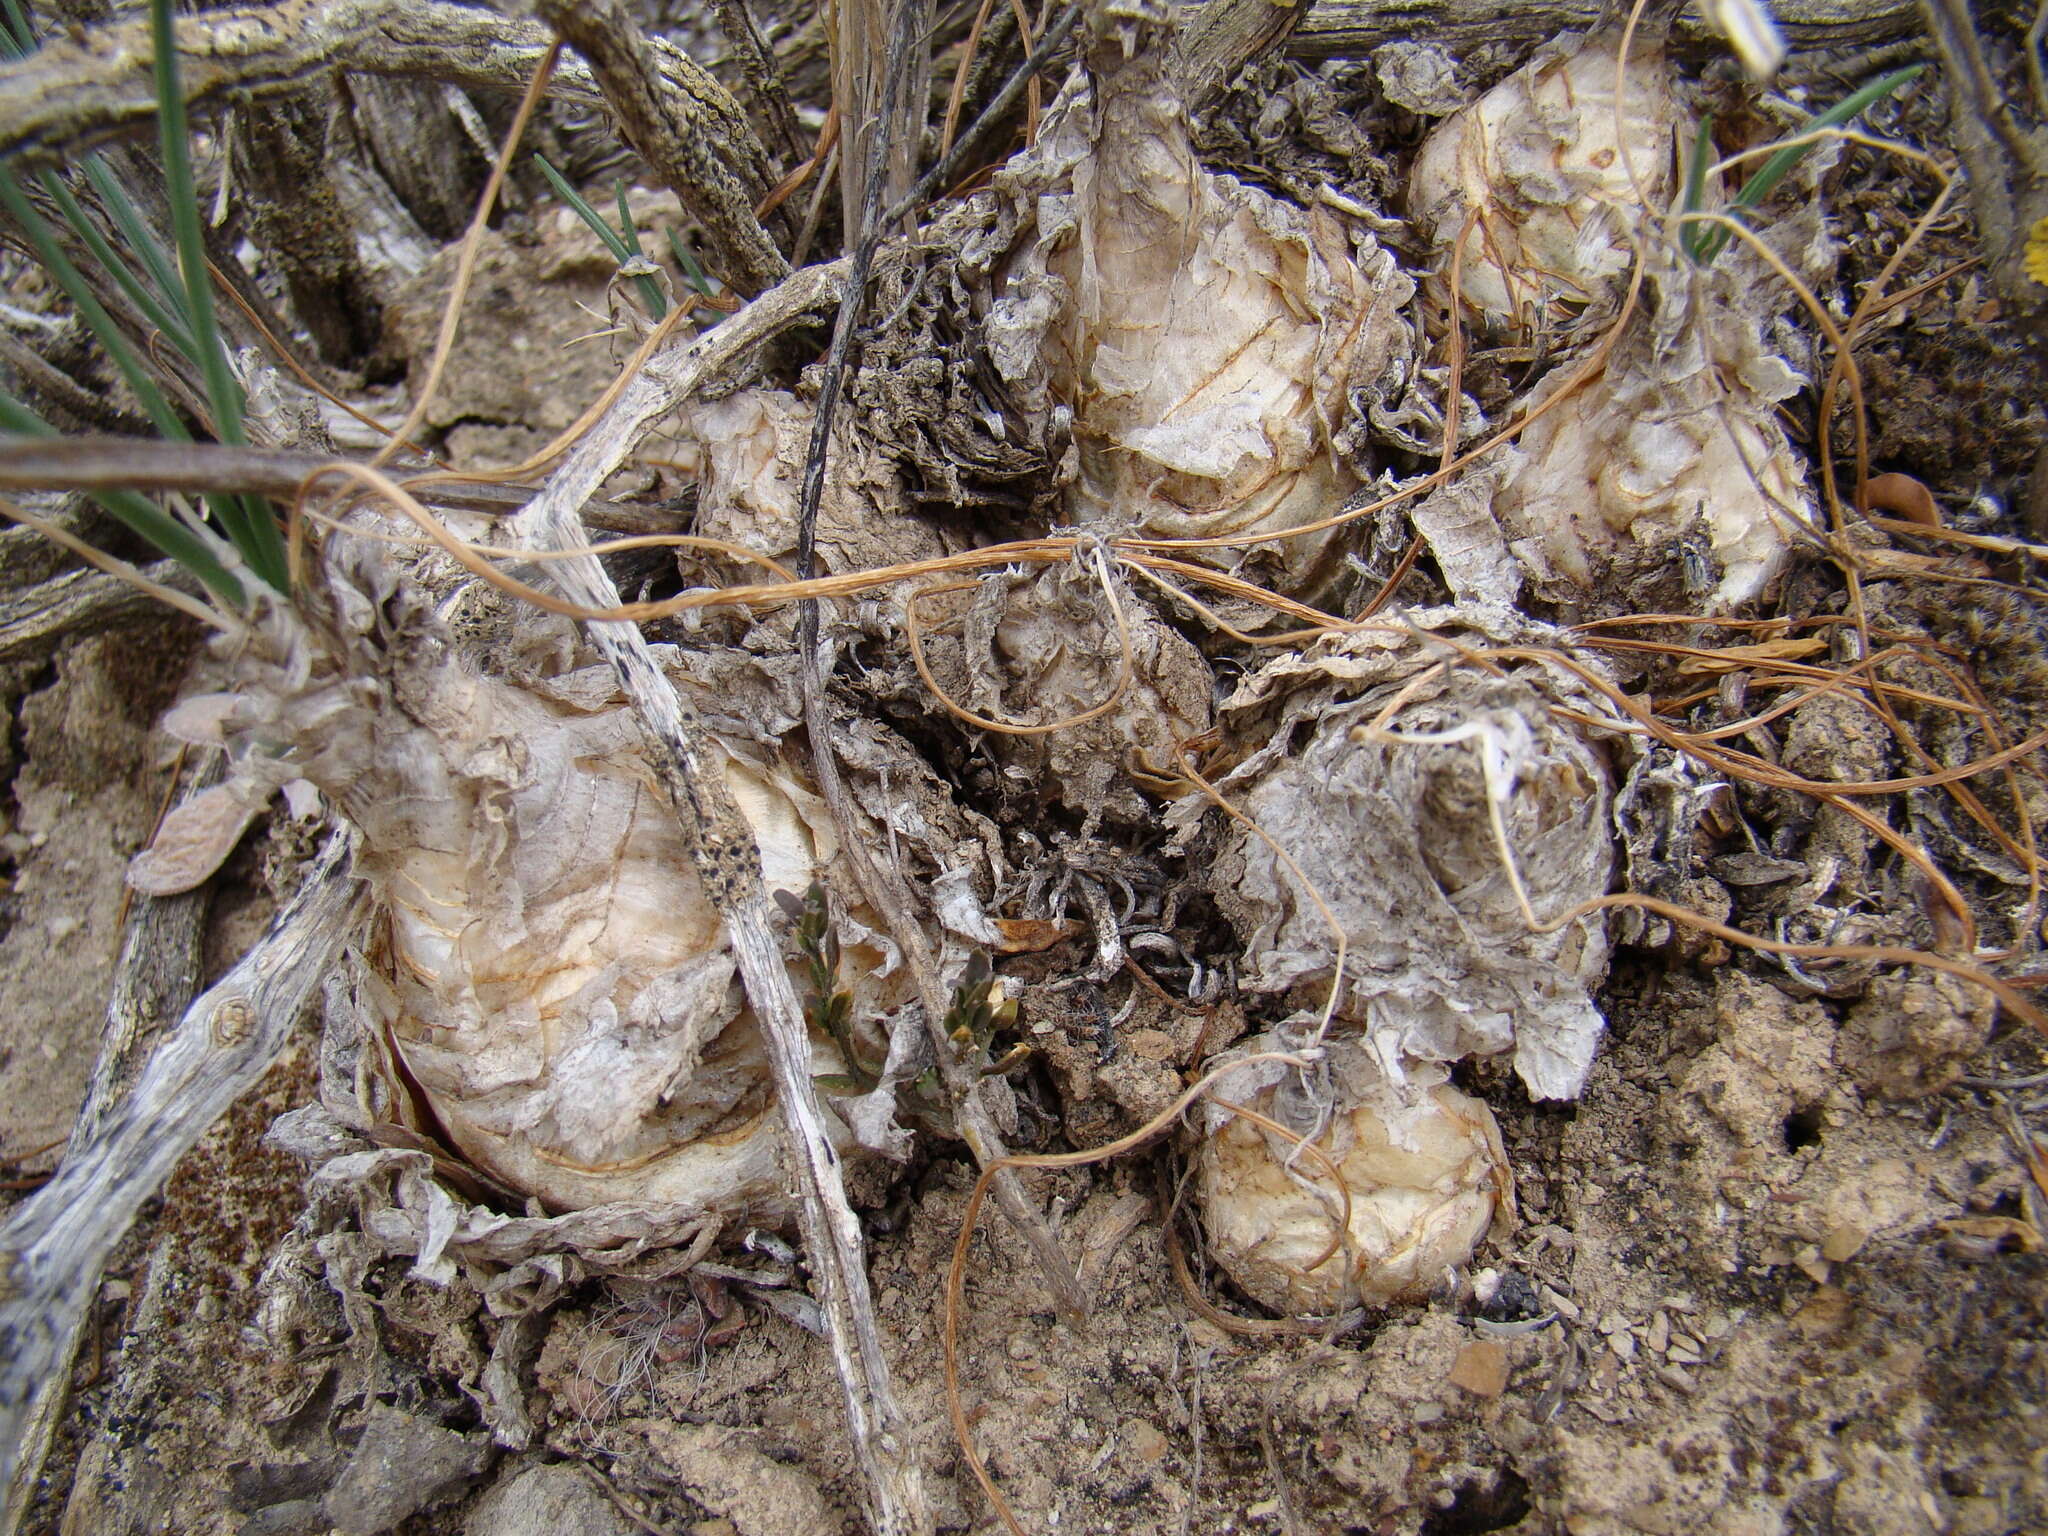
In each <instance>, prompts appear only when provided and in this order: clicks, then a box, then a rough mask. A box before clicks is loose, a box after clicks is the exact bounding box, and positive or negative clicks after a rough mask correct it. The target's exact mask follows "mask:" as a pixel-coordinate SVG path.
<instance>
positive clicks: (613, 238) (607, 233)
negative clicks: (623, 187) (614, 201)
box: [533, 153, 633, 267]
mask: <svg viewBox="0 0 2048 1536" xmlns="http://www.w3.org/2000/svg"><path fill="white" fill-rule="evenodd" d="M533 159H534V163H535V164H536V165H538V166H539V167H540V173H541V175H543V176H545V177H547V179H548V185H549V186H551V187H553V188H554V189H555V192H556V194H557V195H558V196H559V197H560V198H561V199H562V201H563V202H565V203H567V204H568V205H569V206H570V207H571V208H573V209H575V210H576V217H577V218H579V219H581V220H582V221H583V222H584V223H586V224H588V225H589V226H590V231H591V233H592V234H594V235H596V236H597V238H598V239H600V240H602V241H603V242H604V245H605V249H606V250H608V251H610V252H611V253H612V256H613V257H614V258H615V259H616V260H617V261H618V263H619V265H620V266H622V267H623V266H624V265H625V264H626V263H627V262H629V261H631V260H632V259H633V251H632V249H631V247H629V246H628V245H627V244H626V242H625V241H624V240H622V239H620V238H619V233H618V231H617V230H615V229H613V228H612V227H611V225H609V224H607V223H605V221H604V215H603V214H601V213H599V212H598V211H597V210H596V209H595V208H593V207H591V206H590V204H588V203H586V202H585V201H584V200H583V198H582V197H581V195H580V194H578V192H577V191H576V189H575V188H574V187H572V186H570V185H569V180H568V178H567V177H565V176H564V175H563V174H562V173H561V172H560V171H558V170H556V169H555V168H554V167H553V166H552V165H549V164H548V159H547V156H546V155H542V154H538V153H537V154H535V155H534V157H533Z"/></svg>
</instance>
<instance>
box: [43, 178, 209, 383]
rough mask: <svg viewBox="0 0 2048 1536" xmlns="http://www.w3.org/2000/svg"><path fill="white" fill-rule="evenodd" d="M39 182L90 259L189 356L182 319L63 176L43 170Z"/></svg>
mask: <svg viewBox="0 0 2048 1536" xmlns="http://www.w3.org/2000/svg"><path fill="white" fill-rule="evenodd" d="M42 181H43V190H44V191H45V192H47V193H49V195H50V200H51V201H52V202H54V203H55V204H56V205H57V208H58V211H59V212H61V213H62V214H63V215H64V222H65V223H67V224H69V225H70V226H71V232H72V233H73V234H75V235H77V236H78V238H79V239H80V240H82V241H83V242H84V243H85V247H86V249H87V250H89V251H91V252H92V257H93V260H94V261H97V262H98V263H99V264H100V265H101V266H102V267H105V268H106V269H107V271H108V272H109V273H110V274H112V276H113V279H114V281H115V282H117V283H119V284H120V285H121V291H122V292H123V293H125V294H127V295H128V297H129V298H130V299H132V300H134V302H135V307H136V308H137V309H139V310H141V311H142V312H143V314H145V315H147V316H148V317H149V323H150V324H151V325H153V326H155V327H156V328H157V329H158V330H160V331H162V332H163V333H164V335H165V336H167V337H168V338H169V339H170V341H171V344H172V345H173V346H175V347H176V348H177V349H178V350H179V351H180V352H182V353H184V354H185V355H186V356H187V357H192V355H193V352H192V338H191V336H190V335H189V334H188V333H187V331H186V329H185V325H184V323H183V321H182V320H181V319H180V318H179V317H178V316H176V315H173V314H172V313H171V311H170V310H169V309H167V308H166V307H165V306H164V304H163V301H162V300H160V299H159V298H158V297H157V296H156V295H155V294H154V293H152V292H151V291H150V290H149V289H148V288H147V287H146V286H144V284H143V282H142V280H141V279H140V278H138V277H137V276H136V275H135V274H134V273H133V272H132V271H130V270H129V267H128V264H127V263H126V262H125V261H123V260H122V259H121V257H120V255H119V254H118V253H117V252H116V251H115V250H114V248H113V247H112V246H111V245H109V244H108V243H107V238H106V236H104V235H102V234H101V233H100V231H99V226H98V225H97V224H95V223H94V222H93V221H92V220H91V218H89V217H88V216H87V215H86V211H85V209H84V208H83V207H81V206H80V204H79V201H78V199H77V198H76V197H74V196H73V195H72V192H71V189H70V188H69V187H67V186H65V185H64V178H63V177H61V176H59V175H58V174H57V173H56V172H55V171H45V172H43V176H42Z"/></svg>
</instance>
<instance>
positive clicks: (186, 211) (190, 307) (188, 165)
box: [149, 0, 290, 592]
mask: <svg viewBox="0 0 2048 1536" xmlns="http://www.w3.org/2000/svg"><path fill="white" fill-rule="evenodd" d="M149 30H150V39H151V43H152V45H153V49H154V52H155V55H156V59H155V65H156V96H157V132H158V137H159V138H160V139H161V141H162V144H163V157H164V185H165V196H166V200H167V201H168V202H169V204H170V209H171V225H172V233H173V234H174V236H175V237H176V243H177V248H178V265H179V268H180V270H181V274H182V276H183V277H184V280H185V296H186V306H185V318H186V320H187V322H188V323H189V324H190V326H191V328H192V341H193V344H194V345H195V346H196V347H197V348H198V351H199V366H200V370H201V372H203V373H204V374H205V376H206V395H207V401H208V403H209V404H210V405H211V406H212V408H213V427H214V432H215V434H216V435H217V436H218V437H219V438H220V440H221V441H222V442H224V443H229V444H234V445H241V444H244V443H246V442H247V441H248V440H249V439H248V434H247V432H246V431H245V430H244V429H243V426H242V408H243V403H242V389H241V385H239V384H238V383H237V382H236V381H235V376H234V372H233V370H232V369H230V368H229V367H228V353H227V347H226V346H225V344H223V342H222V341H221V337H220V328H219V326H218V325H216V324H215V321H214V315H213V284H212V282H211V280H210V279H209V277H208V276H207V270H206V247H205V243H204V241H203V239H202V236H201V233H200V228H199V194H198V191H197V189H196V188H195V187H194V185H193V181H192V146H191V139H190V136H189V135H188V133H187V131H186V125H185V96H184V92H183V90H182V88H181V87H180V85H179V83H178V45H177V38H176V36H175V34H174V32H173V30H172V25H171V0H150V4H149ZM213 505H214V507H215V508H216V510H217V512H218V513H219V515H220V516H221V517H222V520H223V526H224V527H226V529H227V530H228V537H229V538H230V539H231V540H232V541H233V542H234V545H235V547H236V548H237V549H239V550H240V551H241V552H242V558H243V559H244V560H246V561H248V563H249V567H250V569H251V570H253V571H254V572H255V573H256V575H257V576H259V577H261V578H262V579H263V580H264V581H266V582H268V583H269V584H270V585H271V586H272V587H273V588H275V589H276V590H277V591H280V592H282V591H284V590H285V588H286V587H287V586H288V585H289V583H290V576H289V572H288V569H287V566H286V561H285V548H284V538H283V535H281V534H280V533H279V532H278V528H277V520H276V519H275V518H273V517H272V516H271V515H270V512H269V510H268V509H267V508H264V507H261V506H254V507H252V506H250V505H248V504H247V503H246V502H244V501H243V500H242V499H241V498H235V497H223V498H221V499H219V500H218V501H215V502H214V503H213Z"/></svg>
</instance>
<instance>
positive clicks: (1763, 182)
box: [1699, 64, 1927, 262]
mask: <svg viewBox="0 0 2048 1536" xmlns="http://www.w3.org/2000/svg"><path fill="white" fill-rule="evenodd" d="M1926 68H1927V66H1926V65H1925V64H1914V65H1912V66H1910V67H1909V68H1906V69H1899V70H1894V71H1893V72H1892V73H1891V74H1888V75H1885V76H1883V77H1882V78H1880V79H1877V80H1873V81H1871V82H1870V83H1869V84H1868V85H1865V86H1863V87H1861V88H1859V89H1858V90H1855V91H1853V92H1851V93H1850V94H1849V95H1847V96H1844V97H1843V98H1842V99H1841V100H1840V101H1838V102H1836V103H1835V104H1834V105H1833V106H1832V107H1829V108H1828V109H1827V111H1825V112H1822V113H1819V114H1817V115H1816V116H1813V117H1810V118H1808V119H1807V120H1806V122H1805V123H1804V124H1803V125H1802V126H1801V127H1800V129H1799V132H1798V133H1796V134H1794V135H1793V138H1794V139H1795V140H1797V139H1799V138H1802V137H1804V136H1805V135H1807V134H1810V133H1817V132H1819V131H1821V130H1823V129H1827V128H1840V127H1841V126H1843V125H1844V124H1845V123H1847V122H1848V121H1849V120H1850V119H1852V118H1855V117H1858V116H1860V115H1861V114H1862V113H1863V112H1864V111H1865V110H1866V109H1868V108H1870V107H1872V106H1875V105H1876V104H1877V103H1878V102H1880V101H1882V100H1884V98H1885V97H1887V96H1889V95H1891V93H1892V92H1893V91H1896V90H1897V89H1898V88H1899V87H1900V86H1902V85H1904V84H1906V83H1907V82H1908V81H1910V80H1913V79H1915V78H1917V77H1918V76H1919V75H1920V74H1921V73H1922V72H1923V71H1924V70H1925V69H1926ZM1820 142H1821V141H1820V140H1818V139H1815V140H1812V141H1810V142H1807V143H1804V144H1801V143H1796V142H1795V143H1790V144H1787V145H1785V146H1784V147H1783V148H1781V149H1779V150H1778V152H1777V153H1776V154H1774V155H1771V156H1770V157H1769V158H1768V159H1766V160H1765V161H1764V163H1763V165H1762V166H1761V167H1760V168H1759V169H1758V170H1757V172H1756V174H1755V175H1753V176H1751V177H1750V178H1749V180H1747V181H1745V182H1744V183H1743V184H1742V190H1741V191H1740V192H1738V193H1736V194H1735V200H1734V202H1732V203H1730V204H1729V205H1728V212H1729V214H1730V215H1731V216H1732V217H1736V218H1741V217H1742V216H1744V215H1745V214H1747V213H1748V212H1749V210H1750V209H1752V208H1755V207H1757V206H1758V205H1759V204H1760V203H1762V202H1763V200H1764V199H1765V198H1767V197H1769V196H1770V195H1771V193H1772V192H1773V191H1775V190H1776V189H1777V186H1778V183H1779V182H1781V181H1783V180H1784V179H1785V178H1786V177H1787V176H1789V175H1791V174H1792V168H1793V167H1794V166H1796V165H1797V164H1798V163H1799V162H1800V161H1801V160H1804V159H1805V158H1806V157H1807V156H1808V155H1809V154H1811V153H1812V152H1813V150H1814V149H1815V148H1816V147H1817V146H1818V145H1819V144H1820ZM1730 238H1731V237H1730V234H1729V231H1728V230H1727V229H1725V228H1710V229H1708V230H1707V231H1706V233H1705V234H1704V235H1702V236H1701V239H1700V246H1699V249H1700V255H1699V260H1701V261H1702V262H1708V261H1712V260H1713V259H1714V258H1715V257H1716V256H1717V255H1719V254H1720V252H1721V249H1722V247H1724V246H1726V245H1727V243H1728V241H1729V239H1730Z"/></svg>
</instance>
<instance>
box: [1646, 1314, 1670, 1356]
mask: <svg viewBox="0 0 2048 1536" xmlns="http://www.w3.org/2000/svg"><path fill="white" fill-rule="evenodd" d="M1643 1342H1644V1343H1645V1344H1647V1345H1649V1346H1650V1353H1651V1354H1653V1355H1661V1354H1663V1353H1664V1351H1665V1350H1666V1349H1667V1348H1668V1347H1669V1346H1670V1344H1671V1319H1670V1318H1669V1317H1668V1316H1666V1315H1665V1314H1664V1313H1662V1312H1659V1313H1658V1314H1657V1315H1656V1316H1655V1317H1653V1318H1651V1319H1650V1331H1649V1333H1648V1334H1647V1335H1646V1336H1645V1337H1644V1339H1643Z"/></svg>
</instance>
